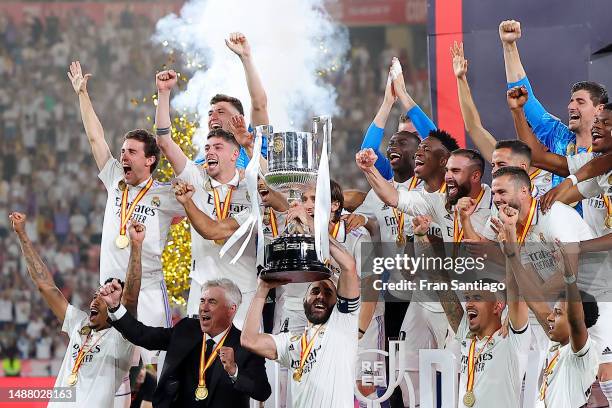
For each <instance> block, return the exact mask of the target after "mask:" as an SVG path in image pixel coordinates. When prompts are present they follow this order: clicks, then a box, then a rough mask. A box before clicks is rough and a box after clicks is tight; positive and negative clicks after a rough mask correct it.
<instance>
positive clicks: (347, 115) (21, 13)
mask: <svg viewBox="0 0 612 408" xmlns="http://www.w3.org/2000/svg"><path fill="white" fill-rule="evenodd" d="M182 4H183V2H182V1H145V0H140V1H138V0H132V1H129V2H126V1H95V2H91V1H90V2H81V1H61V2H54V1H45V2H42V1H21V2H16V1H15V2H11V1H9V2H2V3H0V82H1V83H2V89H1V92H0V163H1V164H0V273H1V278H0V356H1V357H2V364H1V366H2V370H1V371H0V375H3V376H52V375H54V374H55V373H56V372H57V370H58V369H59V366H60V365H61V360H62V358H63V356H64V353H65V350H66V344H67V339H66V336H64V335H61V334H60V329H61V327H60V325H59V324H58V322H57V321H56V319H55V318H54V317H53V315H52V314H51V313H50V311H49V309H48V307H47V305H46V304H45V303H44V301H43V300H42V299H41V298H40V296H39V295H38V292H37V291H36V289H35V287H34V285H33V284H32V283H31V282H30V279H29V277H28V275H27V271H26V270H25V265H24V264H23V262H22V259H21V252H20V249H19V245H18V243H17V241H16V239H14V236H13V233H12V231H11V229H10V225H9V222H8V214H9V213H10V212H11V211H21V212H24V213H26V214H27V215H28V223H27V229H28V234H29V236H30V237H31V238H32V240H33V241H34V242H35V243H36V245H37V248H38V250H39V252H40V254H41V255H42V257H43V259H44V261H45V262H46V264H47V265H48V267H49V268H50V270H51V272H52V273H53V275H54V278H55V281H56V283H57V285H58V287H60V288H61V290H62V292H63V293H64V295H65V296H66V298H67V299H68V300H69V301H70V302H71V303H72V304H73V305H75V306H76V307H79V308H86V307H87V305H88V304H89V302H90V301H91V297H92V295H93V293H94V292H95V290H96V289H97V286H98V275H99V274H98V265H99V254H100V245H99V244H100V238H101V228H102V217H103V214H104V205H105V202H106V191H105V189H104V187H103V185H102V183H101V182H99V180H98V178H97V168H96V166H95V163H94V161H93V158H92V155H91V151H90V147H89V143H88V141H87V137H86V136H85V132H84V130H83V126H82V123H81V119H80V114H79V111H78V101H77V98H76V96H75V94H74V92H73V90H72V87H71V85H70V82H69V81H68V78H67V76H66V72H67V68H68V65H69V63H70V61H72V60H75V59H78V60H80V61H81V63H82V65H83V68H84V72H91V73H92V74H93V78H92V79H91V80H90V81H89V93H90V95H91V97H92V100H93V103H94V107H95V109H96V111H97V113H98V116H99V117H100V120H101V122H102V125H103V126H104V130H105V135H106V140H107V141H108V143H109V145H110V147H111V150H112V152H113V153H114V154H117V155H118V154H119V148H120V145H121V143H122V137H123V134H124V133H125V132H126V131H128V130H131V129H134V128H139V127H140V128H147V129H150V128H151V127H152V125H153V123H152V121H151V119H152V117H153V115H154V109H155V107H154V106H153V104H152V103H150V102H151V101H150V97H151V96H152V95H153V94H154V93H155V84H154V75H155V72H156V71H158V70H161V69H163V68H162V67H163V65H164V64H166V63H168V56H167V55H165V54H163V53H162V52H161V51H160V50H159V47H158V46H154V44H153V43H152V42H151V40H150V38H151V36H152V34H153V33H154V32H155V23H156V21H157V20H158V19H159V18H161V17H162V16H164V15H166V14H168V13H169V12H177V11H178V10H180V7H181V5H182ZM326 7H327V8H328V11H329V12H330V14H331V15H332V16H333V17H334V18H335V19H336V20H337V21H339V22H341V23H343V24H345V25H347V26H348V32H349V38H350V44H351V49H350V54H349V55H348V56H347V60H348V62H349V64H350V65H349V68H348V70H347V71H346V73H344V74H331V75H328V76H326V77H325V78H324V80H325V81H329V82H330V83H331V84H333V86H334V87H335V88H336V89H337V92H338V96H339V97H338V105H339V106H340V108H341V109H342V110H343V113H342V114H341V115H339V116H338V117H335V118H334V134H333V147H332V149H333V153H334V156H333V158H332V162H331V171H332V177H333V178H335V179H336V180H337V181H338V182H340V183H341V184H342V186H343V187H345V188H360V189H366V186H367V183H366V182H365V179H364V178H363V177H362V175H361V173H360V172H359V171H358V169H357V168H356V166H355V165H354V155H355V152H356V151H357V150H358V148H359V145H360V144H361V140H362V137H363V134H364V132H365V130H366V129H367V127H368V126H369V124H370V122H371V121H372V119H373V117H374V115H375V113H376V111H377V109H378V106H379V104H380V102H381V100H382V94H383V89H384V84H385V82H386V78H387V73H388V65H389V62H390V60H391V57H392V56H399V58H400V60H401V62H402V64H403V66H404V76H405V80H406V83H407V86H408V88H409V91H410V93H411V94H412V96H413V98H414V99H415V100H416V101H417V103H419V104H420V105H421V107H422V108H423V109H424V110H425V112H427V113H428V114H430V113H431V112H430V102H429V101H430V98H429V82H428V64H427V2H426V0H336V1H333V2H329V3H328V4H327V5H326ZM237 29H238V28H237ZM228 30H229V29H228ZM228 33H229V31H228ZM254 52H257V51H256V50H254ZM177 64H180V61H178V62H177ZM177 68H180V66H177ZM264 85H265V84H264ZM400 113H401V112H400V111H399V110H397V109H396V110H394V111H393V112H392V114H391V116H390V118H389V123H388V132H387V134H390V133H391V132H392V131H393V129H396V127H397V122H398V118H399V115H400ZM385 144H386V142H385ZM174 309H175V310H174V313H175V318H177V319H178V318H180V317H181V313H182V310H181V308H180V307H179V306H175V308H174Z"/></svg>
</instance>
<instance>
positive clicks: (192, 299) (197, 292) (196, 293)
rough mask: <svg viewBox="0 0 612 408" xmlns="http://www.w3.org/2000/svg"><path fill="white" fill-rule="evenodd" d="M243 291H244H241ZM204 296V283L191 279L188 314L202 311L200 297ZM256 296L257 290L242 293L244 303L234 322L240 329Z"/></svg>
mask: <svg viewBox="0 0 612 408" xmlns="http://www.w3.org/2000/svg"><path fill="white" fill-rule="evenodd" d="M241 293H242V292H241ZM201 297H202V285H200V284H199V283H198V282H197V281H196V280H195V279H193V278H192V279H191V283H190V285H189V297H188V298H187V316H190V317H191V316H197V315H198V314H199V313H200V298H201ZM253 297H255V291H252V292H248V293H242V303H240V306H239V307H238V310H237V311H236V316H234V320H233V322H232V323H233V324H234V326H236V328H237V329H238V330H242V326H243V325H244V320H245V319H246V315H247V312H248V311H249V306H250V305H251V301H252V300H253Z"/></svg>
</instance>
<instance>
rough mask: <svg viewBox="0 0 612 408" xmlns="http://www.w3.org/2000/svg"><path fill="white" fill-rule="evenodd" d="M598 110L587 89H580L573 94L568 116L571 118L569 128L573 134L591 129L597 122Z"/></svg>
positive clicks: (568, 107) (568, 106)
mask: <svg viewBox="0 0 612 408" xmlns="http://www.w3.org/2000/svg"><path fill="white" fill-rule="evenodd" d="M597 111H598V108H597V106H595V105H594V104H593V101H592V100H591V94H590V93H589V91H587V90H586V89H580V90H578V91H576V92H573V93H572V97H571V99H570V102H569V104H568V105H567V114H568V117H569V121H568V127H569V129H570V130H571V131H572V132H576V133H578V132H580V131H582V130H586V129H590V128H591V126H592V125H593V121H594V120H595V115H596V114H597Z"/></svg>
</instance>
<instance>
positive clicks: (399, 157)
mask: <svg viewBox="0 0 612 408" xmlns="http://www.w3.org/2000/svg"><path fill="white" fill-rule="evenodd" d="M417 148H418V143H417V140H416V138H415V137H413V136H410V135H408V134H405V133H396V134H394V135H393V136H391V139H389V146H387V158H388V159H389V161H390V162H391V168H392V169H393V171H395V172H397V171H400V172H402V171H412V170H413V169H414V154H415V152H416V150H417Z"/></svg>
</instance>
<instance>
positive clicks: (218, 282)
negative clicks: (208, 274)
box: [202, 278, 242, 308]
mask: <svg viewBox="0 0 612 408" xmlns="http://www.w3.org/2000/svg"><path fill="white" fill-rule="evenodd" d="M209 288H221V289H223V290H224V291H225V298H226V299H227V301H228V302H229V305H230V306H231V305H236V308H238V307H239V306H240V304H241V303H242V293H240V289H238V286H236V284H235V283H234V282H232V281H231V280H229V279H227V278H222V279H211V280H208V281H206V282H204V284H203V285H202V293H204V291H205V290H208V289H209Z"/></svg>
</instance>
